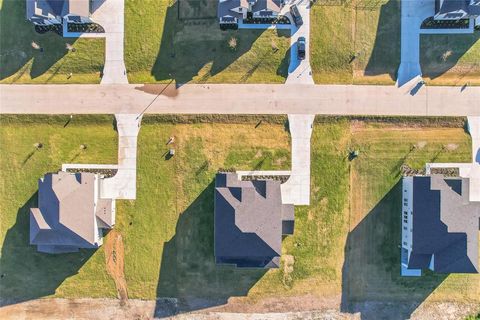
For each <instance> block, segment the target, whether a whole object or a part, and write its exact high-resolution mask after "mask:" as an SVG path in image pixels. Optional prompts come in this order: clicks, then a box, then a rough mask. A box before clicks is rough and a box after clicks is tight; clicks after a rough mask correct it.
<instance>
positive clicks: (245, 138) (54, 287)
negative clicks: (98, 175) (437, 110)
mask: <svg viewBox="0 0 480 320" xmlns="http://www.w3.org/2000/svg"><path fill="white" fill-rule="evenodd" d="M17 119H22V120H21V121H6V120H5V119H4V120H3V121H2V123H1V124H2V125H1V126H0V139H1V140H0V145H1V146H2V153H1V154H2V157H1V162H0V163H1V164H2V167H3V168H7V169H6V170H2V172H1V173H0V178H1V181H2V184H1V188H2V189H1V193H0V196H1V197H3V198H2V203H4V206H3V208H2V226H1V229H0V231H1V233H0V235H1V239H2V242H1V244H2V256H1V259H0V267H1V269H2V273H4V274H5V276H4V277H3V278H2V279H1V280H0V285H1V287H0V289H1V292H2V298H4V297H11V298H19V299H33V298H36V297H43V296H50V295H55V296H59V297H87V296H93V297H100V296H102V297H103V296H105V297H114V296H116V290H115V284H114V282H113V280H111V278H110V276H109V275H108V273H107V271H106V267H105V253H104V248H103V247H102V248H100V249H99V250H97V251H96V252H93V251H82V252H81V253H80V254H71V255H60V256H57V257H52V256H45V255H42V254H38V253H36V252H35V249H34V248H33V247H31V246H29V245H28V207H30V206H33V205H34V204H35V201H36V200H35V192H36V190H37V184H36V180H37V178H38V177H40V176H41V175H43V174H44V173H45V172H47V171H54V170H58V168H60V165H61V163H64V162H84V163H85V162H97V163H115V161H116V149H115V148H116V135H115V132H114V131H113V130H112V125H111V120H112V119H111V118H108V117H107V118H101V117H100V118H99V117H93V118H90V117H87V118H83V119H76V118H74V120H73V121H72V122H71V123H70V124H69V125H68V126H67V127H66V128H64V127H63V125H64V121H66V120H67V119H62V118H61V117H60V118H59V117H56V118H48V117H46V118H42V119H37V120H39V121H36V122H35V123H33V121H27V120H28V119H30V118H25V117H20V118H17ZM328 119H329V120H328V123H321V122H319V123H316V124H315V127H314V132H313V136H312V194H311V205H310V206H308V207H297V208H296V209H295V210H296V211H295V214H296V221H295V228H296V229H295V234H294V235H293V236H289V237H286V238H285V239H284V241H283V259H282V266H281V268H279V269H277V270H269V271H264V270H252V269H250V270H239V269H234V268H229V267H217V266H215V264H214V257H213V182H214V175H215V173H216V172H217V170H218V169H219V168H236V169H264V170H266V169H280V170H281V169H288V168H289V167H290V142H289V135H288V132H287V131H285V127H284V125H283V124H282V120H281V119H280V118H277V119H276V120H275V121H273V122H272V123H268V122H269V121H263V122H262V123H258V122H257V121H256V120H251V121H246V120H245V119H243V120H242V122H243V123H229V124H224V123H200V122H201V121H200V120H201V119H197V121H196V123H191V124H171V122H166V120H165V119H164V118H162V117H153V116H149V117H145V118H144V124H143V125H142V129H141V131H140V136H139V150H138V176H137V179H138V180H137V192H138V193H137V200H135V201H118V203H117V225H116V226H115V228H116V234H120V235H121V236H122V238H123V245H124V248H125V252H124V253H125V254H124V260H125V261H124V262H125V267H124V273H125V281H126V286H127V288H128V296H129V298H141V299H155V298H165V297H173V298H177V299H179V300H178V301H179V305H177V306H176V307H175V310H178V309H180V310H183V311H186V310H196V309H202V308H204V307H208V306H218V305H223V304H225V303H227V301H230V302H232V299H230V298H231V297H239V298H236V299H233V300H234V304H233V306H232V308H236V309H235V310H237V311H242V310H245V308H246V306H247V305H248V306H251V305H252V304H253V303H257V304H256V307H253V308H264V309H267V310H270V311H274V310H277V311H278V310H280V311H281V310H284V311H286V310H292V309H303V310H308V309H310V308H315V307H316V306H318V304H321V303H323V302H322V301H329V303H330V305H332V304H333V305H335V304H336V303H337V304H340V302H341V310H342V311H344V312H364V311H365V310H364V309H361V308H360V307H359V304H361V303H364V302H370V301H380V302H391V301H402V308H401V312H400V313H401V315H400V316H399V317H406V316H408V315H410V314H411V313H412V312H413V311H414V310H415V309H416V308H417V307H418V305H419V304H420V303H421V302H423V301H424V300H427V301H432V302H437V301H459V302H468V303H478V302H479V300H478V299H479V298H478V297H479V296H480V294H479V288H480V277H479V276H478V275H452V276H448V277H445V276H442V275H434V274H428V273H427V274H426V275H425V276H424V277H422V278H412V279H405V278H401V277H400V276H399V272H400V270H399V249H398V245H399V243H400V226H399V216H398V212H399V205H400V202H401V198H400V193H399V184H398V182H399V180H400V178H401V177H400V171H399V168H400V166H401V165H402V164H407V165H409V166H411V167H413V168H421V167H422V166H423V165H424V163H425V162H428V161H437V162H444V161H454V162H463V161H465V162H466V161H468V160H469V159H470V158H471V155H470V152H471V151H470V138H469V136H468V135H467V134H466V133H465V132H464V131H463V129H461V128H458V127H457V128H445V127H440V126H439V127H428V126H426V127H421V126H419V123H417V122H415V123H403V124H402V125H401V126H395V125H392V124H389V125H387V124H382V123H380V124H379V123H377V124H373V123H370V124H369V123H364V122H358V121H347V120H333V119H332V118H328ZM231 120H232V119H230V121H231ZM322 120H324V119H322ZM199 121H200V122H199ZM194 122H195V121H194ZM322 122H323V121H322ZM39 123H40V124H39ZM273 123H276V124H273ZM172 136H173V137H174V138H175V142H174V143H173V144H172V145H166V142H167V141H168V139H169V138H170V137H172ZM35 142H42V143H43V144H44V147H43V148H42V149H40V150H36V149H35V148H34V147H33V144H34V143H35ZM82 143H83V144H86V145H87V146H88V147H87V149H86V150H85V151H81V150H80V149H79V146H80V144H82ZM413 146H415V147H413ZM169 148H174V149H175V151H176V152H175V156H174V157H173V158H170V159H167V158H166V157H165V155H166V153H167V151H168V149H169ZM349 150H359V151H360V155H359V157H358V158H357V159H355V160H353V161H351V162H350V161H348V157H347V155H348V152H349ZM5 155H8V157H7V156H5ZM32 195H33V197H32ZM112 234H113V233H112ZM112 234H109V235H108V236H107V237H111V235H112ZM53 266H55V270H56V271H55V272H54V273H52V272H50V270H51V269H52V268H53ZM340 297H341V299H340ZM282 298H285V299H291V300H288V301H289V302H285V304H284V303H283V302H279V301H287V300H276V299H282ZM340 300H341V301H340ZM162 301H163V300H159V305H158V307H159V309H163V310H164V309H165V308H166V309H168V303H167V302H162ZM332 301H333V302H332ZM259 305H260V306H262V307H258V306H259ZM264 309H261V310H264ZM254 310H258V309H254ZM395 310H396V309H395ZM384 312H388V314H390V315H391V314H392V309H391V308H390V309H388V308H387V309H385V310H384ZM394 312H396V311H394ZM388 314H386V315H388Z"/></svg>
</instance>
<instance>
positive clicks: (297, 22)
mask: <svg viewBox="0 0 480 320" xmlns="http://www.w3.org/2000/svg"><path fill="white" fill-rule="evenodd" d="M290 14H291V15H292V18H293V22H294V23H295V25H296V26H297V27H299V26H301V25H302V24H303V20H302V16H301V15H300V12H299V11H298V8H297V6H296V5H295V4H294V5H292V6H291V7H290Z"/></svg>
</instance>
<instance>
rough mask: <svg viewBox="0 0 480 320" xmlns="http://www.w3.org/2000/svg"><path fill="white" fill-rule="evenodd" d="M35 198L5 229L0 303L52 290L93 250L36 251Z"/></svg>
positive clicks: (86, 258)
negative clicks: (33, 237) (32, 223)
mask: <svg viewBox="0 0 480 320" xmlns="http://www.w3.org/2000/svg"><path fill="white" fill-rule="evenodd" d="M7 2H10V1H7ZM37 198H38V193H35V194H33V195H32V196H31V197H30V199H29V200H28V201H27V202H26V203H25V204H24V205H23V206H22V207H21V208H19V210H18V213H17V220H16V222H15V225H13V226H12V227H11V228H10V229H9V230H8V231H7V233H6V236H5V239H4V242H3V245H2V255H1V257H0V274H1V278H0V306H5V305H10V304H15V303H19V302H22V301H28V300H33V299H37V298H41V297H46V296H49V295H52V294H54V293H55V291H56V289H57V288H58V287H59V286H60V284H62V282H64V281H65V279H66V278H68V277H70V276H73V275H75V274H77V273H78V270H79V269H80V268H81V267H82V266H83V265H84V264H85V263H86V262H87V261H88V259H89V258H90V257H91V256H92V255H93V253H94V251H93V250H80V252H77V253H70V254H61V255H50V254H44V253H39V252H37V249H36V247H35V246H33V245H30V244H29V225H30V213H29V211H30V208H32V207H36V206H37Z"/></svg>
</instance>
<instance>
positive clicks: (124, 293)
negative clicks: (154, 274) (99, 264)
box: [104, 230, 128, 305]
mask: <svg viewBox="0 0 480 320" xmlns="http://www.w3.org/2000/svg"><path fill="white" fill-rule="evenodd" d="M104 248H105V264H106V268H107V272H108V273H109V274H110V276H111V277H112V278H113V281H115V286H116V288H117V292H118V297H119V299H120V304H121V305H125V304H126V303H127V301H128V290H127V281H126V280H125V273H124V246H123V238H122V235H121V234H120V233H118V232H117V231H116V230H111V231H110V232H109V234H108V236H107V237H106V239H105V243H104Z"/></svg>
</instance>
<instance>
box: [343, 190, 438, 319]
mask: <svg viewBox="0 0 480 320" xmlns="http://www.w3.org/2000/svg"><path fill="white" fill-rule="evenodd" d="M401 206H402V184H401V181H400V182H398V183H397V184H396V185H395V186H394V187H393V188H392V189H391V190H390V191H389V192H388V194H386V195H385V196H384V197H383V199H382V200H381V201H380V202H379V203H378V204H377V205H376V206H375V207H374V208H373V209H372V210H371V211H370V212H369V213H368V215H367V216H366V217H365V218H364V219H363V220H362V221H360V222H359V223H358V225H357V226H356V227H355V228H354V229H353V230H352V231H351V232H350V233H349V234H348V238H347V243H346V247H345V262H344V265H343V269H342V303H341V311H342V312H348V313H360V315H361V319H408V318H410V316H411V314H412V313H413V312H414V311H415V310H416V309H417V307H418V306H419V305H420V304H421V303H422V302H423V301H424V300H425V299H426V298H427V297H428V296H429V295H430V294H431V293H432V292H433V291H434V290H435V288H437V287H438V286H439V285H440V284H441V283H442V282H443V280H444V279H445V278H446V277H447V275H442V274H435V273H433V272H429V271H424V273H423V275H422V276H421V277H402V276H400V245H401V208H402V207H401Z"/></svg>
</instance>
